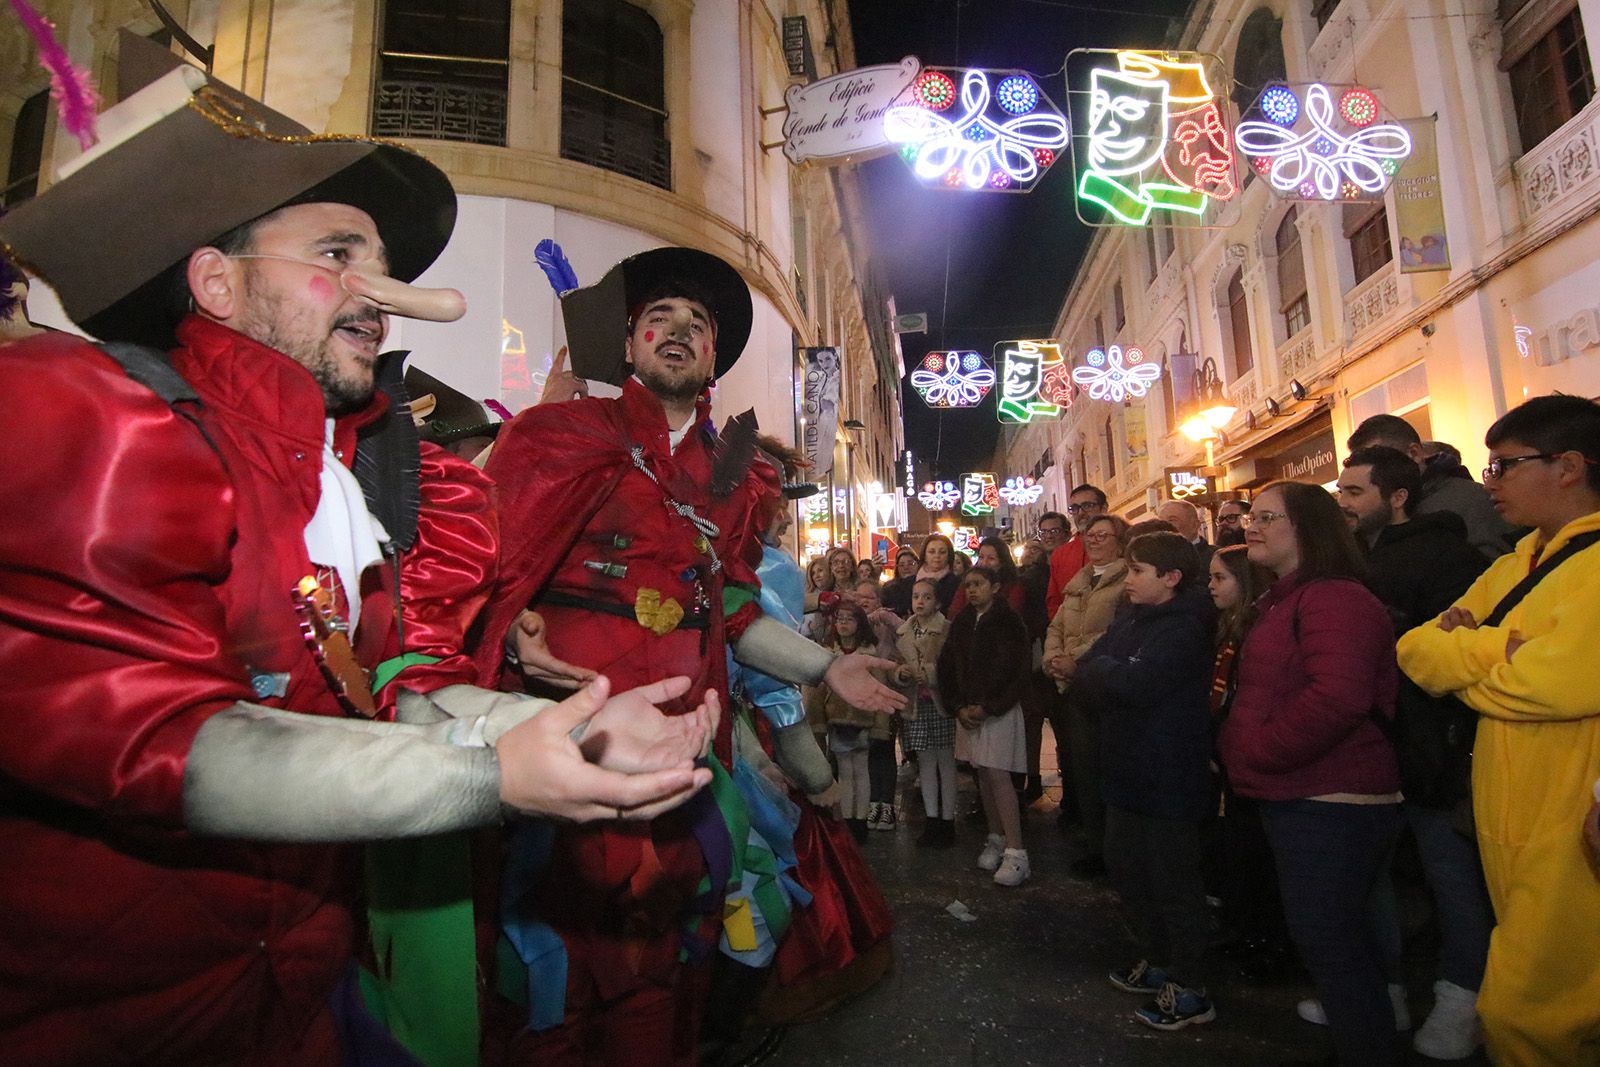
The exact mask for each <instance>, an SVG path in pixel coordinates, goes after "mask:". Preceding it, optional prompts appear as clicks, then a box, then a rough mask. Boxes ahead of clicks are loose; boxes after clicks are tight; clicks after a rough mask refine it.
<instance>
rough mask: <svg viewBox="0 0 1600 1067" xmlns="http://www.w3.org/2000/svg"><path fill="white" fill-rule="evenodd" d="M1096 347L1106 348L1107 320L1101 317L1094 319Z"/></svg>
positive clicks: (1097, 316)
mask: <svg viewBox="0 0 1600 1067" xmlns="http://www.w3.org/2000/svg"><path fill="white" fill-rule="evenodd" d="M1094 346H1095V347H1096V348H1104V347H1105V346H1106V320H1105V318H1104V317H1103V316H1100V315H1096V316H1095V317H1094Z"/></svg>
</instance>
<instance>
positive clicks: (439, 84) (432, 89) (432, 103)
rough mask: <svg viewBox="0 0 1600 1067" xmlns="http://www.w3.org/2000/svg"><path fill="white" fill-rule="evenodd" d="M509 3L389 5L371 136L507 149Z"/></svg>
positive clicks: (471, 0)
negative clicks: (469, 143)
mask: <svg viewBox="0 0 1600 1067" xmlns="http://www.w3.org/2000/svg"><path fill="white" fill-rule="evenodd" d="M510 45H511V3H510V0H452V2H451V3H448V4H441V3H435V2H432V0H387V2H386V3H385V4H384V9H383V50H382V51H381V52H380V53H379V56H378V84H377V91H376V92H375V93H374V94H373V98H372V99H373V103H372V132H373V133H374V134H377V135H378V136H382V137H417V138H427V139H432V140H441V141H470V142H472V143H474V144H492V145H503V144H505V143H506V77H507V61H508V59H509V57H510Z"/></svg>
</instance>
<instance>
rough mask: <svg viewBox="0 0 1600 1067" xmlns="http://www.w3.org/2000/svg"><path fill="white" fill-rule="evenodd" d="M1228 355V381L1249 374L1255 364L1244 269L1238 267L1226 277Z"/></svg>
mask: <svg viewBox="0 0 1600 1067" xmlns="http://www.w3.org/2000/svg"><path fill="white" fill-rule="evenodd" d="M1227 300H1228V310H1227V316H1226V319H1225V321H1226V322H1227V323H1228V355H1229V357H1230V362H1231V367H1230V368H1229V369H1230V371H1231V374H1230V375H1229V378H1228V380H1229V381H1237V380H1238V379H1240V378H1243V377H1244V376H1245V375H1246V374H1249V373H1250V371H1251V369H1252V368H1254V367H1255V365H1256V353H1255V348H1254V347H1253V346H1252V345H1251V343H1250V306H1249V305H1248V304H1247V303H1245V297H1244V270H1243V268H1240V269H1239V270H1236V271H1234V272H1233V277H1232V278H1229V279H1228V295H1227Z"/></svg>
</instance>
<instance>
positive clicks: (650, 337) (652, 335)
mask: <svg viewBox="0 0 1600 1067" xmlns="http://www.w3.org/2000/svg"><path fill="white" fill-rule="evenodd" d="M644 339H645V341H646V342H649V341H654V340H655V339H656V332H655V331H654V330H646V331H645V332H644Z"/></svg>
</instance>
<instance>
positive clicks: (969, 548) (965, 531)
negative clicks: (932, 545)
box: [950, 526, 982, 559]
mask: <svg viewBox="0 0 1600 1067" xmlns="http://www.w3.org/2000/svg"><path fill="white" fill-rule="evenodd" d="M981 540H982V539H981V538H979V537H978V530H977V528H976V527H974V526H957V527H956V528H955V529H954V530H952V531H951V532H950V543H951V544H952V545H954V546H955V549H956V551H957V552H965V553H966V554H967V555H968V556H971V557H972V558H973V559H977V558H978V544H979V543H980V541H981Z"/></svg>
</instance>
